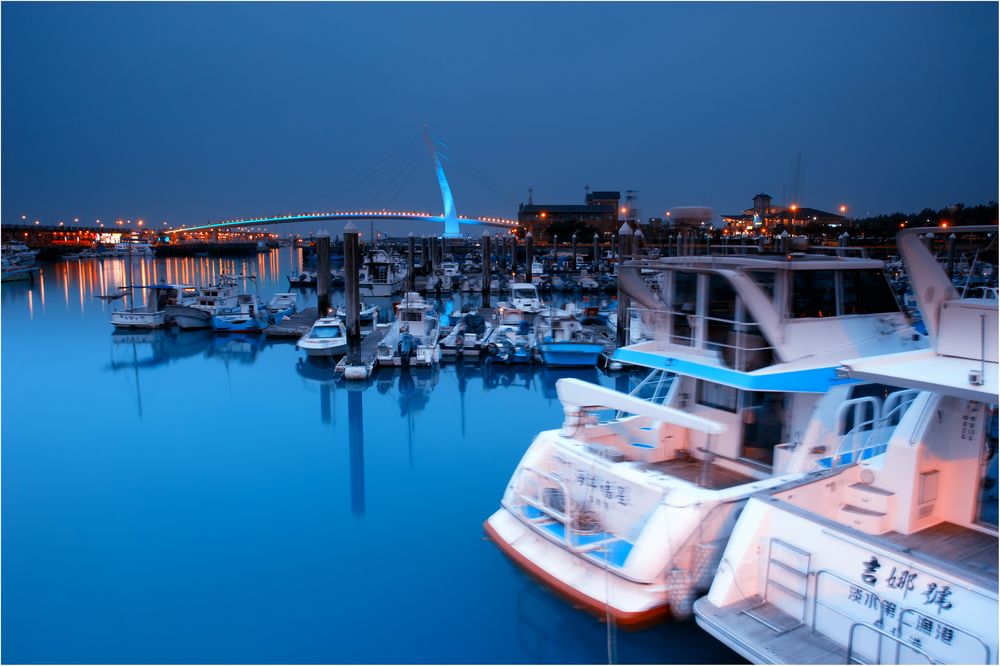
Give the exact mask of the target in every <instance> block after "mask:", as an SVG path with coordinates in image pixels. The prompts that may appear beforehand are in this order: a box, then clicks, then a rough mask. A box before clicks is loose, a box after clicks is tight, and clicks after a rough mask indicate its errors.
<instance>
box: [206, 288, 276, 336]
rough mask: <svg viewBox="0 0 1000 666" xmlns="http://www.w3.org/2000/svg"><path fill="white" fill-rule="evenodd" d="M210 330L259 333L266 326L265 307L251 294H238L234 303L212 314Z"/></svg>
mask: <svg viewBox="0 0 1000 666" xmlns="http://www.w3.org/2000/svg"><path fill="white" fill-rule="evenodd" d="M211 321H212V330H213V331H215V332H216V333H260V332H261V331H263V330H264V329H265V328H267V308H266V307H263V306H262V304H261V302H260V299H259V298H257V297H256V296H255V295H253V294H247V293H243V294H239V295H237V296H236V305H235V306H234V307H232V308H226V309H223V310H219V311H217V312H216V313H215V314H213V315H212V318H211Z"/></svg>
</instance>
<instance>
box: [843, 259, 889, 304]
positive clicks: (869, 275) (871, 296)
mask: <svg viewBox="0 0 1000 666" xmlns="http://www.w3.org/2000/svg"><path fill="white" fill-rule="evenodd" d="M840 278H841V281H840V312H841V314H845V315H855V314H875V313H879V312H899V304H898V303H897V302H896V297H895V296H893V294H892V288H891V287H890V286H889V281H888V280H886V279H885V273H883V272H882V271H881V270H879V269H865V270H853V271H841V272H840Z"/></svg>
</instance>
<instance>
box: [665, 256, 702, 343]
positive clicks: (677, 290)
mask: <svg viewBox="0 0 1000 666" xmlns="http://www.w3.org/2000/svg"><path fill="white" fill-rule="evenodd" d="M697 301H698V274H697V273H687V272H683V271H677V272H675V273H674V293H673V294H672V298H671V300H670V302H671V304H672V308H671V309H672V310H673V312H674V315H673V316H672V320H673V321H672V328H671V331H672V334H671V336H670V341H671V342H672V343H674V344H678V345H688V346H690V345H692V344H694V340H693V338H694V331H693V329H692V325H693V324H694V321H693V318H694V314H695V304H696V303H697Z"/></svg>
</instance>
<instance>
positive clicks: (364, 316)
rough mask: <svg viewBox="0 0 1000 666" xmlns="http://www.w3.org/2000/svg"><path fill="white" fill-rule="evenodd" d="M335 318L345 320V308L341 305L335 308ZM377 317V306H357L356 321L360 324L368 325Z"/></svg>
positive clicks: (361, 304) (362, 304)
mask: <svg viewBox="0 0 1000 666" xmlns="http://www.w3.org/2000/svg"><path fill="white" fill-rule="evenodd" d="M337 316H338V317H340V318H341V319H347V308H346V307H345V306H343V305H340V306H338V307H337ZM377 316H378V306H377V305H365V304H364V303H360V304H359V305H358V321H360V322H362V323H370V322H372V321H374V320H375V317H377Z"/></svg>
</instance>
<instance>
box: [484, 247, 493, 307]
mask: <svg viewBox="0 0 1000 666" xmlns="http://www.w3.org/2000/svg"><path fill="white" fill-rule="evenodd" d="M490 258H491V254H490V234H489V232H488V231H484V232H483V285H482V287H483V307H484V308H488V307H490V274H491V270H490V269H492V268H493V267H492V266H491V263H492V262H491V261H490Z"/></svg>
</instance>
